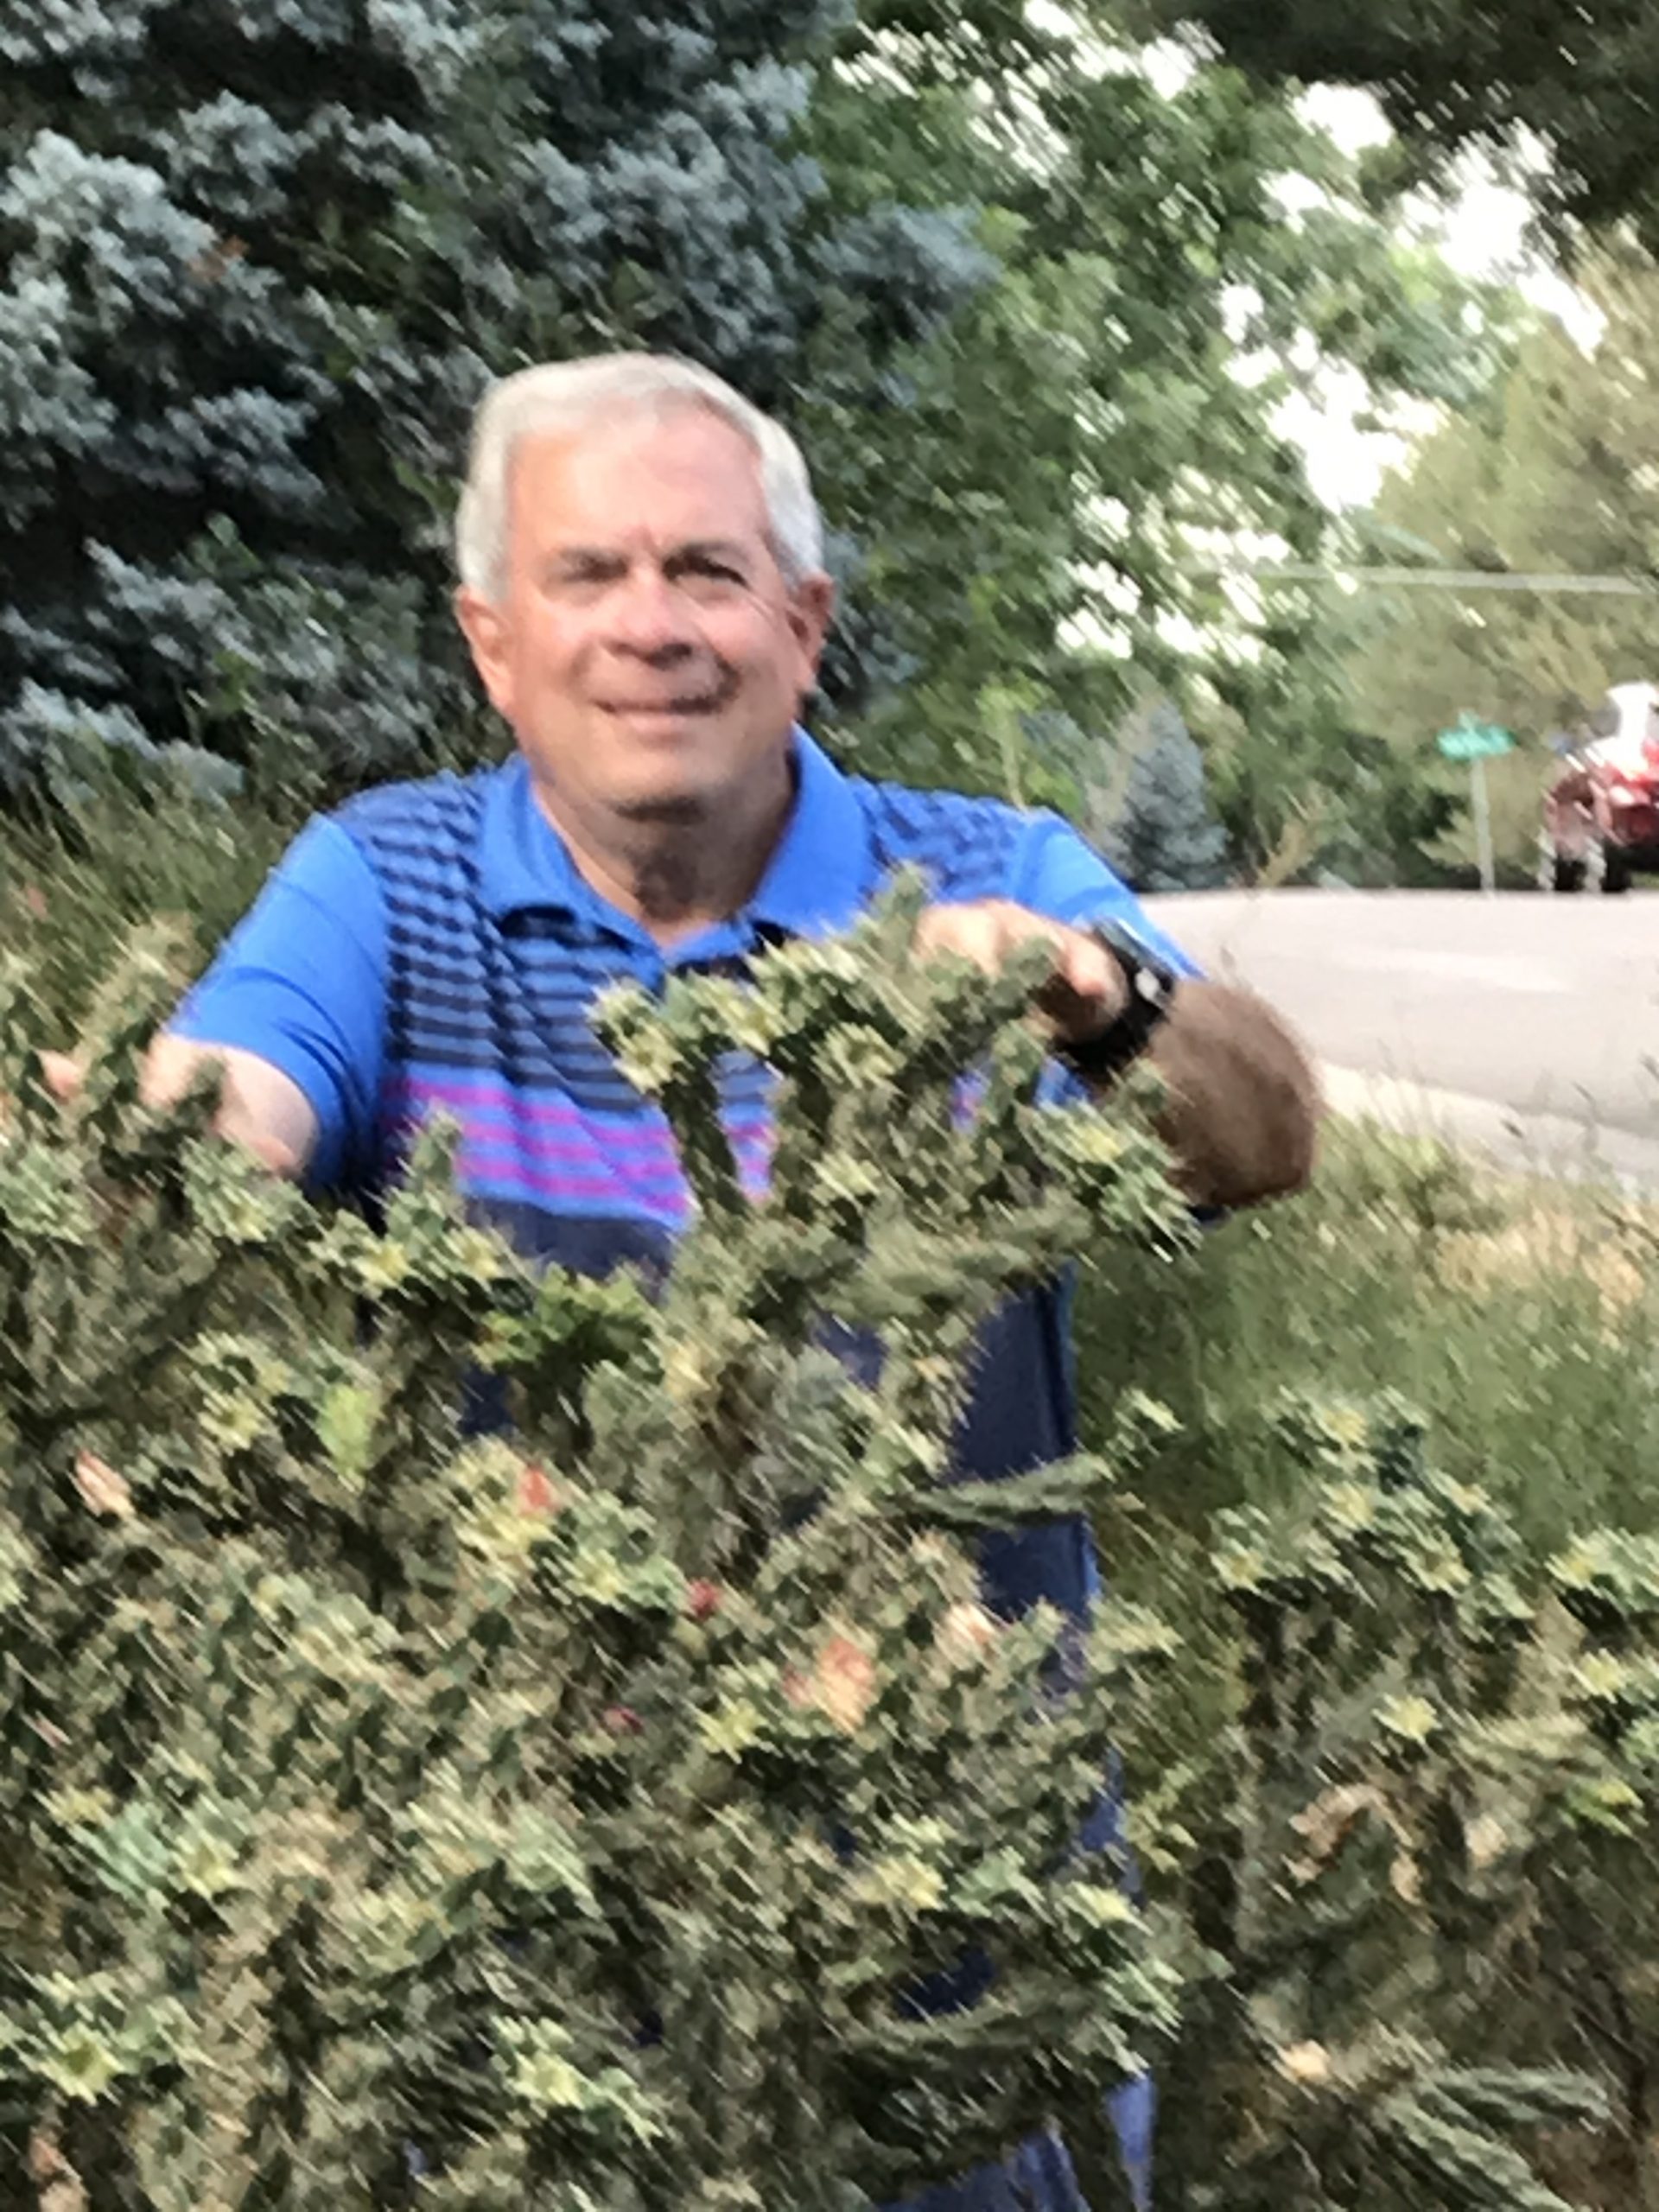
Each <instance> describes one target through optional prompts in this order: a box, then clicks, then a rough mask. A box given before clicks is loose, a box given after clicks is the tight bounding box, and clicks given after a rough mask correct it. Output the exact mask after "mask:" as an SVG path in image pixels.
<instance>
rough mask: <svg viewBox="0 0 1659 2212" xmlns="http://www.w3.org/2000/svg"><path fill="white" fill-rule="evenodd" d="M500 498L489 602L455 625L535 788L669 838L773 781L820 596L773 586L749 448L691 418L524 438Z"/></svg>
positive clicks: (813, 656)
mask: <svg viewBox="0 0 1659 2212" xmlns="http://www.w3.org/2000/svg"><path fill="white" fill-rule="evenodd" d="M510 495H511V496H510V505H509V520H508V531H507V547H506V561H505V574H504V575H503V576H502V578H501V582H500V588H499V592H498V594H496V595H495V596H494V598H493V600H491V599H486V597H484V596H483V595H482V594H478V593H475V592H470V591H463V592H462V593H461V595H460V599H459V601H458V606H459V609H460V613H461V623H462V626H463V627H464V628H465V630H466V632H467V639H468V642H469V643H470V645H472V649H473V657H474V660H475V662H476V663H477V665H478V670H479V673H480V676H481V677H482V678H483V680H484V684H485V687H486V690H488V692H489V695H490V697H491V699H492V701H493V702H494V704H495V706H496V708H497V709H498V710H499V712H500V713H501V714H502V715H504V716H505V718H506V720H507V721H509V722H510V723H511V724H512V728H513V730H514V732H515V734H516V735H517V737H518V743H519V746H520V747H521V748H522V750H523V751H524V753H525V755H526V757H527V758H528V760H529V761H530V765H531V772H532V773H533V774H534V776H535V777H536V779H537V782H538V783H540V784H542V785H545V786H547V787H548V788H549V789H550V791H551V792H552V793H553V794H554V796H555V797H556V798H559V799H562V800H563V801H564V802H565V803H566V804H569V805H570V806H572V807H574V808H576V809H579V810H582V811H584V812H592V811H594V810H601V811H607V812H610V813H613V814H617V815H621V816H624V817H629V818H632V819H635V820H650V819H652V818H658V819H673V818H686V817H697V816H700V815H702V814H705V813H708V812H709V811H710V810H713V809H714V808H715V807H717V806H718V804H719V803H720V801H721V798H722V797H723V796H724V795H725V794H727V793H728V792H730V791H735V790H736V789H737V788H739V787H740V786H741V785H742V784H743V783H744V782H745V781H746V780H747V779H749V778H750V777H751V776H753V774H754V773H755V772H756V771H757V770H759V771H761V772H765V771H766V769H768V768H773V769H775V768H776V766H777V764H778V763H779V761H780V760H782V759H783V757H784V756H785V752H786V749H787V746H788V741H789V732H790V728H791V723H792V722H793V721H794V718H795V715H796V714H797V712H798V709H799V706H800V702H801V700H802V698H803V697H804V695H805V693H806V692H807V691H808V690H810V686H811V684H812V682H813V679H814V677H815V676H816V674H817V664H818V654H819V652H820V649H821V647H822V645H823V632H824V629H825V626H826V624H827V622H828V620H829V611H830V605H831V587H830V585H829V581H828V579H827V578H825V577H823V576H817V577H810V578H809V579H807V580H806V581H805V582H804V583H802V584H800V585H798V586H797V587H795V588H793V589H791V588H790V587H789V586H788V585H787V584H786V583H785V581H784V577H783V575H782V574H781V572H780V571H779V567H778V563H777V560H776V558H775V556H773V554H772V549H771V546H770V543H769V542H768V539H767V534H766V505H765V501H764V499H763V497H762V493H761V487H760V462H759V460H758V458H757V456H756V454H755V452H754V449H753V447H752V446H751V445H750V444H749V443H748V441H747V439H746V438H744V437H743V436H742V435H741V433H740V432H739V431H738V430H736V429H734V427H733V426H732V425H731V424H730V423H727V422H725V421H723V420H722V419H721V417H720V416H717V415H715V414H713V413H712V412H710V411H709V410H708V409H706V408H702V407H697V406H684V407H676V408H674V409H672V410H669V411H666V412H664V413H663V414H661V415H658V416H650V415H641V416H632V417H629V416H624V417H622V418H620V420H619V421H617V422H615V423H611V424H607V425H601V426H600V427H598V428H593V429H586V430H584V431H582V433H580V434H579V435H563V434H556V435H545V436H531V437H527V438H525V439H524V440H522V441H521V442H520V443H519V445H518V448H517V450H516V451H515V453H514V455H513V462H512V481H511V486H510Z"/></svg>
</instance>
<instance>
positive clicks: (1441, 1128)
mask: <svg viewBox="0 0 1659 2212" xmlns="http://www.w3.org/2000/svg"><path fill="white" fill-rule="evenodd" d="M1319 1080H1320V1084H1321V1087H1322V1089H1323V1090H1324V1093H1325V1105H1326V1107H1327V1109H1329V1110H1330V1111H1331V1112H1332V1113H1333V1114H1336V1115H1338V1116H1340V1117H1341V1118H1342V1119H1343V1120H1344V1121H1351V1122H1357V1121H1363V1122H1376V1123H1378V1124H1379V1125H1380V1126H1381V1127H1383V1128H1389V1129H1393V1130H1395V1131H1396V1132H1398V1133H1399V1134H1401V1135H1408V1136H1432V1137H1438V1138H1440V1140H1441V1141H1442V1142H1444V1143H1447V1144H1453V1145H1456V1146H1458V1147H1459V1148H1461V1149H1463V1150H1465V1151H1474V1152H1479V1153H1482V1154H1484V1155H1485V1156H1486V1157H1487V1158H1489V1159H1490V1160H1492V1161H1493V1162H1494V1163H1495V1164H1496V1165H1497V1166H1501V1167H1503V1168H1505V1169H1507V1170H1509V1171H1510V1172H1512V1173H1518V1174H1532V1175H1547V1176H1553V1177H1554V1178H1556V1179H1558V1180H1560V1181H1571V1182H1589V1183H1615V1184H1619V1185H1624V1186H1625V1187H1627V1188H1630V1189H1636V1190H1641V1191H1644V1192H1651V1191H1653V1190H1655V1189H1659V1123H1656V1134H1655V1135H1653V1136H1651V1137H1647V1136H1643V1135H1638V1134H1637V1132H1636V1131H1635V1130H1632V1129H1624V1128H1610V1127H1608V1126H1605V1125H1604V1124H1598V1123H1597V1122H1595V1120H1594V1119H1593V1117H1592V1116H1590V1115H1588V1114H1586V1116H1584V1117H1583V1118H1582V1119H1579V1118H1576V1117H1573V1116H1567V1115H1561V1114H1522V1113H1518V1112H1517V1111H1516V1109H1514V1108H1513V1107H1510V1106H1504V1105H1502V1104H1500V1103H1498V1101H1497V1100H1496V1099H1492V1098H1480V1097H1477V1096H1474V1095H1473V1094H1471V1093H1470V1092H1467V1091H1460V1090H1434V1089H1433V1088H1432V1087H1431V1086H1430V1085H1428V1084H1421V1083H1411V1082H1408V1081H1406V1080H1405V1079H1404V1078H1403V1077H1398V1076H1377V1075H1365V1074H1363V1073H1362V1072H1361V1071H1359V1070H1357V1069H1356V1068H1344V1067H1338V1066H1335V1065H1332V1063H1331V1062H1329V1061H1322V1062H1321V1063H1320V1064H1319Z"/></svg>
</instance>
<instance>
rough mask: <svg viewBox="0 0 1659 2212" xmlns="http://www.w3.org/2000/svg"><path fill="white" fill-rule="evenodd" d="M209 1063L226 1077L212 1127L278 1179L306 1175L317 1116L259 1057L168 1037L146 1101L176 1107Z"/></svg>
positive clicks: (152, 1057) (146, 1086)
mask: <svg viewBox="0 0 1659 2212" xmlns="http://www.w3.org/2000/svg"><path fill="white" fill-rule="evenodd" d="M206 1063H218V1064H220V1065H223V1067H224V1071H225V1080H224V1088H223V1090H221V1092H220V1094H219V1113H218V1115H217V1116H216V1118H215V1121H214V1124H213V1126H214V1128H216V1130H217V1131H218V1133H219V1135H220V1136H222V1137H224V1138H226V1140H227V1141H230V1142H231V1143H232V1144H239V1145H243V1146H245V1147H246V1149H247V1150H248V1151H250V1152H251V1153H253V1154H256V1155H257V1157H258V1158H259V1159H260V1160H264V1163H265V1165H266V1166H267V1167H270V1168H271V1169H273V1170H274V1171H275V1172H276V1173H277V1174H278V1175H288V1176H292V1177H298V1176H300V1175H302V1174H303V1173H304V1172H305V1169H306V1166H307V1164H308V1161H309V1160H310V1158H311V1154H312V1153H313V1151H314V1150H315V1146H316V1141H317V1117H316V1115H315V1112H314V1110H313V1109H312V1106H311V1102H310V1101H309V1099H308V1098H307V1096H306V1095H305V1093H304V1092H303V1091H302V1090H301V1089H300V1087H299V1085H298V1084H296V1082H295V1081H294V1080H293V1078H292V1077H290V1076H286V1075H284V1074H283V1071H282V1070H281V1069H280V1068H277V1067H273V1066H272V1065H271V1064H270V1061H269V1060H262V1059H261V1058H259V1056H258V1054H257V1053H256V1052H244V1051H241V1050H239V1049H238V1047H236V1046H228V1045H207V1044H197V1043H195V1042H194V1040H192V1039H188V1038H185V1037H172V1036H168V1035H167V1034H166V1033H162V1035H161V1036H159V1037H157V1038H156V1040H155V1042H154V1044H152V1045H151V1046H150V1048H149V1054H148V1057H147V1058H146V1059H145V1062H144V1074H143V1094H144V1097H145V1099H146V1101H147V1102H148V1103H149V1104H151V1105H154V1106H168V1105H171V1104H172V1103H173V1102H174V1101H175V1099H179V1098H181V1097H182V1096H184V1094H185V1092H186V1091H187V1090H188V1089H189V1088H190V1085H191V1084H192V1083H193V1082H194V1079H195V1077H196V1074H197V1071H199V1070H200V1068H201V1067H202V1065H204V1064H206Z"/></svg>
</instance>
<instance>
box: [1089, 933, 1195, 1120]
mask: <svg viewBox="0 0 1659 2212" xmlns="http://www.w3.org/2000/svg"><path fill="white" fill-rule="evenodd" d="M1088 934H1089V935H1090V937H1092V938H1094V940H1095V942H1096V944H1099V945H1100V946H1102V947H1103V949H1104V950H1105V951H1107V952H1108V953H1109V954H1110V956H1111V957H1112V959H1113V960H1114V961H1115V962H1116V965H1117V970H1118V973H1119V975H1120V976H1122V978H1123V1007H1122V1012H1121V1013H1119V1014H1116V1016H1115V1017H1114V1019H1113V1020H1110V1021H1109V1022H1108V1023H1107V1025H1106V1027H1104V1028H1103V1030H1101V1031H1100V1032H1099V1033H1098V1034H1097V1035H1096V1036H1093V1037H1089V1038H1085V1039H1083V1040H1082V1042H1081V1043H1078V1044H1075V1045H1067V1046H1065V1048H1064V1050H1063V1052H1061V1055H1060V1057H1061V1058H1063V1059H1064V1060H1065V1063H1066V1065H1068V1066H1069V1067H1071V1069H1073V1070H1074V1071H1075V1072H1076V1073H1077V1074H1078V1075H1080V1076H1082V1077H1083V1078H1084V1081H1085V1082H1089V1083H1104V1082H1108V1081H1109V1080H1110V1078H1111V1077H1114V1076H1117V1075H1122V1072H1123V1071H1124V1069H1125V1068H1127V1067H1128V1066H1130V1065H1132V1064H1133V1063H1134V1062H1135V1061H1136V1060H1138V1059H1139V1058H1140V1057H1141V1054H1142V1053H1143V1052H1145V1051H1146V1049H1147V1046H1148V1045H1149V1044H1150V1043H1151V1042H1152V1039H1153V1038H1154V1036H1155V1035H1156V1033H1157V1032H1158V1029H1159V1027H1160V1025H1161V1024H1162V1023H1163V1022H1164V1021H1166V1020H1167V1019H1168V1016H1169V1010H1170V1006H1171V1004H1172V1002H1173V999H1174V996H1175V992H1176V988H1177V986H1178V984H1179V981H1180V978H1179V976H1177V975H1176V973H1175V971H1174V969H1172V968H1169V967H1166V965H1165V964H1164V963H1163V962H1162V961H1160V960H1156V959H1154V957H1153V956H1152V955H1151V954H1150V953H1149V952H1147V951H1145V950H1143V949H1142V948H1141V946H1140V945H1138V944H1136V943H1135V940H1134V938H1131V937H1129V936H1128V934H1127V932H1124V931H1118V930H1115V929H1114V928H1113V927H1112V926H1111V925H1110V924H1109V923H1096V924H1094V925H1092V926H1091V927H1090V930H1089V931H1088Z"/></svg>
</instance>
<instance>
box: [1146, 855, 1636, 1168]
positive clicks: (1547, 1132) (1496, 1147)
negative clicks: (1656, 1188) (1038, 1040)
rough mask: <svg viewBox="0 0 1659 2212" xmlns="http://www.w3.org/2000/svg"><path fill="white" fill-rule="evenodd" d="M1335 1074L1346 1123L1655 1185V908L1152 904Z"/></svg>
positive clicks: (1399, 901) (1252, 901)
mask: <svg viewBox="0 0 1659 2212" xmlns="http://www.w3.org/2000/svg"><path fill="white" fill-rule="evenodd" d="M1147 905H1148V906H1149V908H1150V909H1151V911H1152V912H1154V914H1155V915H1156V917H1157V918H1158V920H1159V922H1160V925H1162V926H1163V927H1164V928H1165V929H1166V930H1167V931H1168V932H1169V934H1170V935H1171V936H1172V937H1173V938H1175V939H1176V941H1177V942H1178V943H1179V944H1181V945H1183V946H1184V947H1185V949H1186V950H1187V951H1188V952H1190V953H1191V954H1192V957H1194V958H1195V959H1197V960H1198V961H1200V962H1201V963H1203V964H1204V966H1205V969H1207V971H1208V972H1209V973H1210V974H1211V975H1212V976H1215V977H1217V980H1231V981H1236V982H1243V983H1247V984H1249V986H1250V987H1251V988H1254V989H1255V990H1258V991H1260V992H1262V995H1264V996H1265V997H1267V998H1268V999H1270V1000H1271V1001H1273V1002H1274V1005H1275V1006H1277V1007H1279V1009H1280V1010H1281V1012H1282V1013H1283V1014H1286V1015H1287V1017H1288V1018H1289V1019H1290V1020H1292V1021H1293V1022H1294V1024H1295V1025H1296V1027H1298V1029H1299V1030H1300V1033H1301V1034H1302V1036H1303V1037H1304V1039H1306V1042H1307V1043H1308V1045H1309V1046H1310V1047H1311V1048H1312V1050H1313V1052H1315V1053H1316V1054H1317V1055H1318V1057H1319V1058H1320V1060H1321V1061H1322V1062H1324V1063H1325V1067H1326V1070H1327V1071H1328V1077H1329V1082H1328V1089H1329V1093H1330V1096H1331V1098H1332V1103H1333V1104H1334V1105H1336V1106H1338V1108H1339V1109H1342V1110H1344V1111H1346V1110H1349V1109H1361V1110H1375V1111H1377V1112H1378V1113H1380V1114H1381V1115H1382V1116H1383V1118H1385V1119H1389V1120H1391V1121H1394V1122H1396V1123H1399V1124H1401V1125H1402V1126H1413V1127H1418V1128H1433V1129H1436V1130H1439V1131H1440V1132H1441V1133H1442V1134H1445V1135H1451V1136H1454V1137H1459V1138H1461V1137H1465V1136H1466V1137H1469V1138H1471V1140H1473V1141H1478V1142H1480V1143H1483V1144H1484V1145H1486V1146H1487V1147H1488V1148H1490V1149H1491V1150H1493V1151H1495V1152H1497V1153H1499V1154H1503V1155H1505V1156H1507V1157H1510V1158H1511V1159H1517V1158H1519V1157H1521V1156H1522V1155H1524V1156H1525V1158H1526V1159H1527V1160H1529V1162H1531V1163H1533V1164H1537V1165H1540V1166H1547V1167H1554V1168H1558V1169H1560V1168H1566V1167H1569V1166H1572V1165H1573V1164H1574V1162H1575V1161H1576V1160H1581V1159H1582V1158H1583V1156H1584V1155H1586V1154H1592V1155H1593V1156H1594V1157H1595V1158H1596V1159H1599V1160H1600V1161H1601V1162H1602V1163H1603V1164H1605V1166H1606V1167H1608V1168H1609V1169H1610V1170H1611V1171H1612V1172H1614V1173H1618V1174H1620V1175H1628V1176H1630V1177H1634V1178H1637V1179H1641V1180H1643V1181H1644V1182H1646V1181H1649V1180H1651V1181H1655V1182H1659V895H1656V893H1654V892H1652V891H1639V892H1636V893H1631V894H1630V895H1629V896H1627V897H1624V898H1612V899H1609V898H1585V897H1581V898H1572V899H1549V898H1544V897H1541V896H1536V895H1527V894H1522V893H1515V894H1500V895H1499V896H1497V898H1492V899H1485V898H1482V897H1480V896H1479V895H1478V894H1477V893H1455V892H1352V891H1281V892H1269V893H1241V892H1205V893H1192V894H1187V895H1183V896H1180V897H1175V898H1166V899H1150V900H1148V901H1147Z"/></svg>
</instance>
